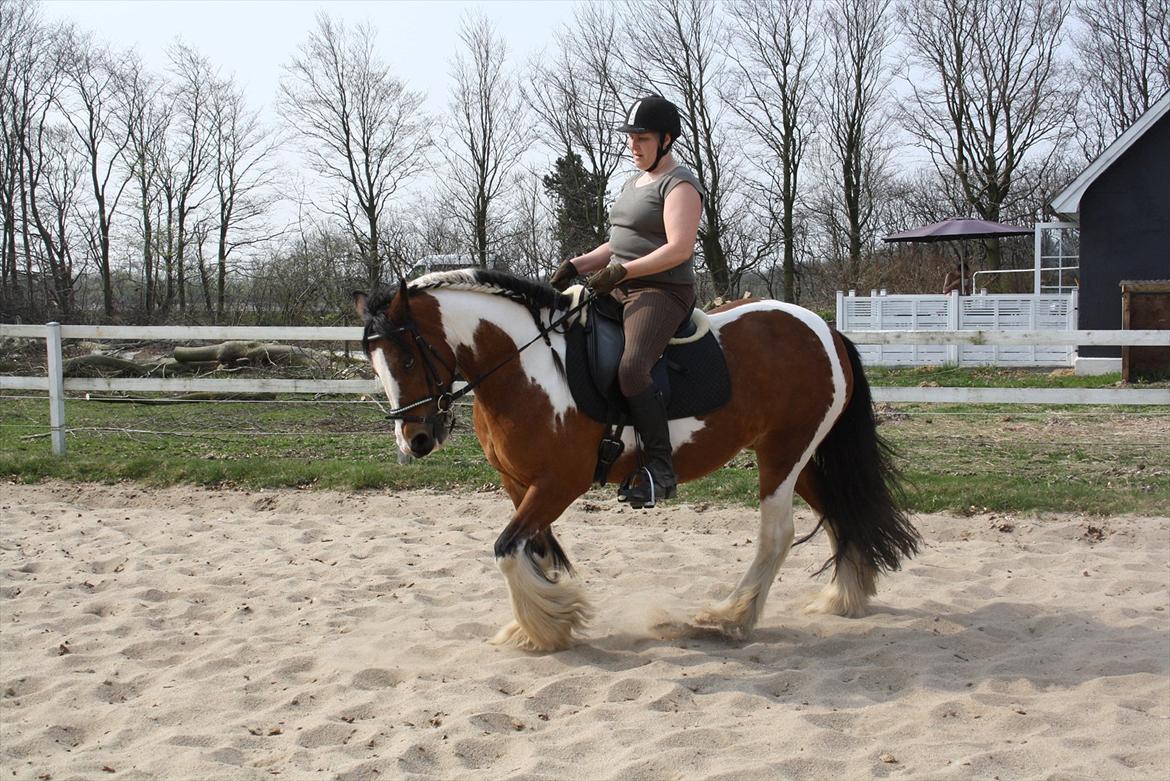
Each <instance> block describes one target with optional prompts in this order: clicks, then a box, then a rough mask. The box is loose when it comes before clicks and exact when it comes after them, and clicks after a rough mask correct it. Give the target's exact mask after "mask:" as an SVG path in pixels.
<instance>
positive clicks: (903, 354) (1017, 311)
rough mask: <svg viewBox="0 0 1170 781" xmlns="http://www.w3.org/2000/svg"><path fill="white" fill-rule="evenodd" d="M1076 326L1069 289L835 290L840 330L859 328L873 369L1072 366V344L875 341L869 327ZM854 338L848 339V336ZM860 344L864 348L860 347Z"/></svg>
mask: <svg viewBox="0 0 1170 781" xmlns="http://www.w3.org/2000/svg"><path fill="white" fill-rule="evenodd" d="M1076 324H1077V296H1076V292H1075V291H1074V292H1072V293H1066V294H1055V293H1052V294H1042V295H1034V294H1021V295H1013V294H994V295H989V294H986V293H980V294H977V295H972V296H960V295H959V294H958V293H957V292H955V293H951V294H950V295H887V294H885V293H884V292H883V293H881V294H879V293H877V292H876V291H874V292H873V293H872V294H871V295H869V296H858V295H855V294H854V292H853V291H850V292H849V294H848V295H846V294H844V293H841V292H838V293H837V328H838V329H840V330H842V331H847V332H850V333H853V332H856V333H857V337H856V338H854V341H855V342H857V343H858V347H859V351H860V353H861V359H862V361H863V362H865V363H866V364H867V365H870V366H931V365H942V364H953V365H955V366H976V365H991V366H1071V365H1072V361H1073V358H1074V357H1075V355H1076V347H1077V345H1081V344H1086V342H1081V341H1076V340H1074V339H1072V338H1071V336H1069V338H1067V339H1063V340H1061V341H1056V342H1043V343H1041V342H1038V341H1034V340H1032V341H1026V342H988V341H982V342H974V343H971V342H968V343H960V342H957V341H948V342H946V343H945V344H946V345H949V346H943V343H928V342H915V343H901V344H897V343H890V344H877V343H873V342H870V341H869V340H867V339H866V337H865V336H864V333H863V332H868V331H974V330H979V331H1004V332H1007V331H1028V332H1038V331H1045V332H1049V331H1051V332H1065V333H1066V334H1071V332H1073V331H1074V330H1075V329H1076ZM851 338H852V337H851ZM862 345H864V346H862Z"/></svg>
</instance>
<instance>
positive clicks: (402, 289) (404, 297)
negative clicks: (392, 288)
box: [390, 279, 410, 323]
mask: <svg viewBox="0 0 1170 781" xmlns="http://www.w3.org/2000/svg"><path fill="white" fill-rule="evenodd" d="M390 319H391V320H393V321H394V322H396V323H405V322H406V321H408V320H409V319H410V291H408V290H407V289H406V280H405V279H399V280H398V294H397V295H396V296H394V300H393V301H392V302H391V303H390Z"/></svg>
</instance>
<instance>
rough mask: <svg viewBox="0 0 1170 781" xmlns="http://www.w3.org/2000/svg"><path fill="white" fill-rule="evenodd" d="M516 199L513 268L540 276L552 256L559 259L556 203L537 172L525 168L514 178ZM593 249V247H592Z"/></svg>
mask: <svg viewBox="0 0 1170 781" xmlns="http://www.w3.org/2000/svg"><path fill="white" fill-rule="evenodd" d="M511 190H512V192H513V193H514V198H515V201H516V204H515V206H514V207H513V209H512V213H513V214H514V215H515V217H514V219H513V221H512V223H511V225H510V226H509V228H510V231H509V232H510V234H511V238H510V240H509V244H510V245H511V246H512V247H513V252H514V253H515V262H514V264H513V266H512V271H515V272H516V273H518V274H521V275H523V276H526V277H538V276H542V275H544V274H547V273H548V271H549V258H555V257H556V252H557V241H556V237H555V236H554V232H553V229H552V225H551V222H552V212H553V208H552V204H550V203H549V200H548V194H547V191H546V190H545V188H544V186H543V184H542V177H541V175H540V173H539V172H537V171H531V170H530V171H523V172H519V173H517V174H516V175H515V176H514V178H513V183H512V188H511ZM590 249H592V247H590Z"/></svg>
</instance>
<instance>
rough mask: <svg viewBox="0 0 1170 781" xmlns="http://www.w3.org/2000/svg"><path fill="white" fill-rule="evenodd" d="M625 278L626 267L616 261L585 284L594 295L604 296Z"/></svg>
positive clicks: (591, 276) (593, 275)
mask: <svg viewBox="0 0 1170 781" xmlns="http://www.w3.org/2000/svg"><path fill="white" fill-rule="evenodd" d="M625 278H626V267H625V266H623V265H622V264H621V263H619V262H618V261H616V260H615V261H612V262H610V264H609V265H608V266H606V267H605V268H603V269H602V270H601V271H598V272H597V273H596V274H591V275H590V276H589V279H587V280H585V284H586V285H587V286H588V287H589V288H590V289H591V290H592V291H593V293H594V295H598V296H604V295H605V294H606V293H608V292H610V291H611V290H613V289H614V288H615V287H617V286H618V283H620V282H621V281H622V280H623V279H625Z"/></svg>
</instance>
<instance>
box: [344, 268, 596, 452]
mask: <svg viewBox="0 0 1170 781" xmlns="http://www.w3.org/2000/svg"><path fill="white" fill-rule="evenodd" d="M402 294H403V295H407V293H406V291H405V289H404V290H403V293H402ZM593 298H594V296H593V295H582V296H581V300H580V301H579V302H577V304H575V305H574V306H572V307H570V308H569V309H568V310H566V311H565V313H564V314H563V315H561V316H560V317H559V318H557V319H556V320H550V321H549V324H548V325H547V326H546V325H544V324H543V323H542V322H541V321H540V316H539V314H538V313H537V310H536V308H533V309H531V310H530V311H531V312H532V317H533V320H535V321H536V327H537V330H538V331H539V333H538V334H537V335H536V336H534V337H532V338H531V339H529V340H528V341H527V342H525V343H524V344H522V345H521V346H519V347H517V348H516V349H515V350H513V351H512V352H511V354H509V355H508V356H507V357H506V358H504V359H503V360H502V361H500V362H499V363H497V364H496V365H495V366H493V367H492V368H490V369H488V370H487V371H486V372H484V373H483V374H481V375H479V376H478V377H476V378H475V380H474V381H472V382H468V383H467V384H466V385H464V386H463V387H462V388H460V389H459V390H457V391H451V390H447V391H442V392H439V393H437V392H436V391H437V390H440V389H442V388H443V386H445V385H447V384H448V382H450V383H451V384H454V382H455V380H456V379H460V378H462V373H461V372H460V371H459V367H458V365H456V366H454V367H452V366H448V365H447V362H446V361H444V360H443V359H442V357H441V356H440V355H439V352H438V350H436V349H435V348H434V347H433V346H432V345H431V343H430V342H428V341H427V340H426V337H424V336H423V335H422V332H421V331H419V329H418V325H417V324H416V323H415V322H414V319H413V318H410V317H408V319H407V321H406V322H405V323H403V324H402V325H400V326H397V327H395V328H394V329H392V330H386V331H382V332H380V333H379V334H378V335H377V337H376V338H378V337H383V336H384V337H390V338H395V341H397V339H396V337H397V336H398V335H399V334H410V335H411V336H413V338H414V342H415V344H416V345H417V347H418V352H419V355H421V356H422V359H423V367H424V368H425V369H426V373H427V392H428V393H429V394H430V395H428V396H425V397H423V398H421V399H418V400H417V401H412V402H410V403H409V404H404V405H402V406H401V407H395V408H394V409H392V410H389V411H388V412H386V417H387V418H388V419H390V420H401V421H404V422H408V423H424V424H427V425H429V426H432V427H434V425H435V424H436V423H441V424H443V425H445V426H447V427H448V429H449V428H450V425H451V424H452V423H453V418H454V415H455V412H454V407H455V402H457V401H459V400H460V399H461V398H463V397H464V396H466V395H467V394H469V393H471V392H472V391H473V390H475V389H476V388H477V387H479V385H480V384H482V383H483V381H484V380H486V379H487V378H488V377H490V376H492V375H493V374H495V373H496V372H497V371H499V370H500V369H502V368H504V366H506V365H508V364H509V363H510V362H511V361H512V360H513V359H515V358H516V357H517V356H519V355H520V353H522V352H524V351H525V350H527V349H528V348H529V347H531V346H532V345H533V344H535V343H536V342H537V340H539V339H543V340H544V342H545V344H547V345H549V347H551V346H552V342H551V341H549V338H548V335H549V334H550V333H554V332H556V330H557V328H559V327H560V326H562V325H564V324H565V323H566V322H567V321H568V320H570V319H571V318H572V317H573V316H575V315H576V314H577V313H578V312H580V311H581V310H582V309H583V308H584V307H585V306H586V305H587V304H589V303H590V302H591V301H592V300H593ZM369 341H370V336H369V334H366V335H364V336H363V338H362V342H363V345H364V346H365V347H366V352H367V354H368V353H369V346H368V345H369ZM432 356H433V357H434V360H436V361H438V362H439V363H440V364H441V365H442V366H443V368H444V369H446V370H447V374H448V376H449V377H450V380H447V381H445V380H443V379H442V378H441V377H440V376H439V373H438V370H436V369H435V364H434V361H432V360H431V357H432ZM408 368H409V367H408ZM431 403H433V404H434V405H435V413H434V414H431V415H421V416H420V415H407V414H406V413H407V412H409V411H410V410H413V409H417V408H418V407H422V406H426V405H427V404H431Z"/></svg>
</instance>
